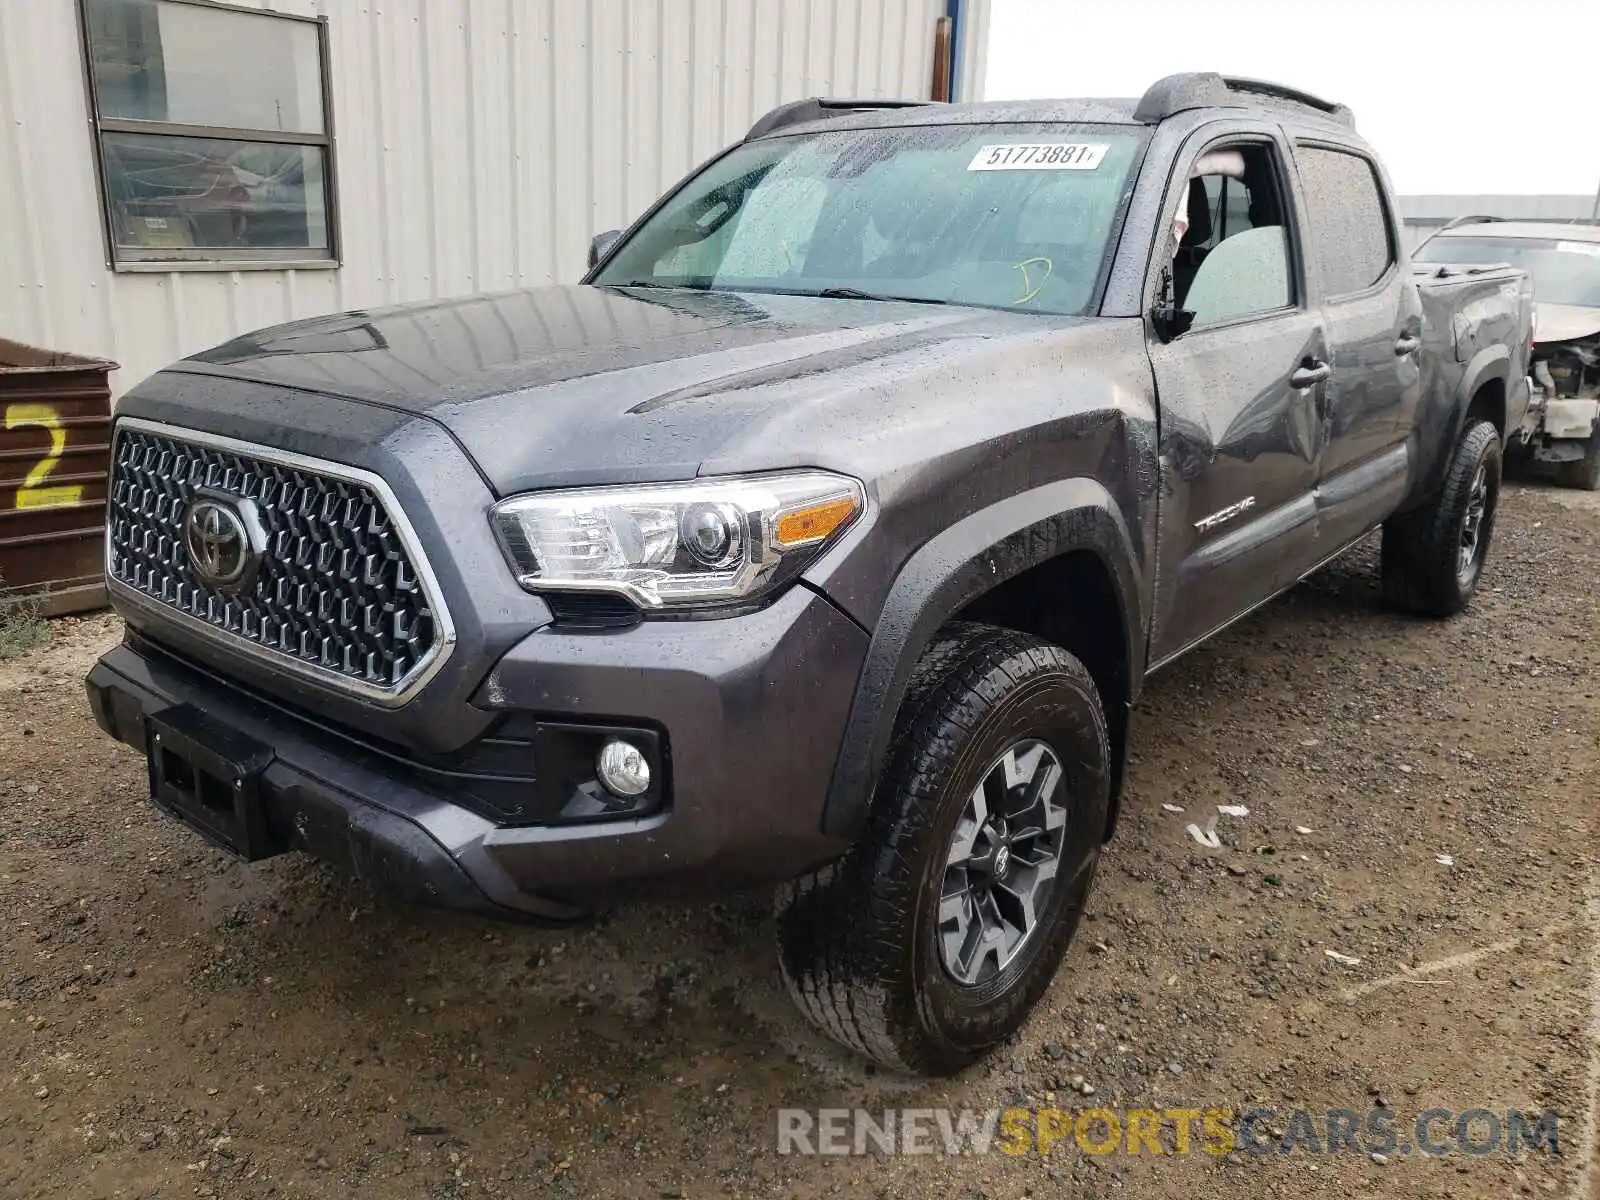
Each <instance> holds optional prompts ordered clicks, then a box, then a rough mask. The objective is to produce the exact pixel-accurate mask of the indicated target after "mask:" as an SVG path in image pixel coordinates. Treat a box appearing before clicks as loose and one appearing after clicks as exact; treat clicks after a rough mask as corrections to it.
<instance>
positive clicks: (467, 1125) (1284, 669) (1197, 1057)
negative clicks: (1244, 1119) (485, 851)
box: [0, 485, 1600, 1200]
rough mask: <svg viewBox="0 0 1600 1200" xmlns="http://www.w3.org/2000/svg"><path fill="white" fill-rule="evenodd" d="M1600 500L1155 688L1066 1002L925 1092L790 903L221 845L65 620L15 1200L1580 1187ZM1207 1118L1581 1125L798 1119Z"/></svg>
mask: <svg viewBox="0 0 1600 1200" xmlns="http://www.w3.org/2000/svg"><path fill="white" fill-rule="evenodd" d="M1596 499H1597V497H1594V496H1581V495H1577V494H1574V493H1565V492H1557V491H1554V490H1552V489H1548V488H1544V487H1539V486H1532V485H1527V486H1518V487H1513V488H1510V489H1509V490H1508V492H1507V494H1506V496H1505V499H1504V504H1503V507H1502V512H1501V521H1500V527H1499V529H1498V531H1497V535H1496V544H1495V552H1494V555H1493V559H1492V563H1491V567H1490V570H1489V573H1488V575H1487V576H1486V579H1485V582H1484V588H1483V591H1482V593H1481V594H1480V596H1479V597H1478V599H1477V601H1476V602H1475V603H1474V605H1473V607H1472V609H1471V610H1470V612H1469V613H1468V614H1467V615H1465V616H1464V617H1462V618H1460V619H1458V620H1455V621H1451V622H1445V623H1433V622H1426V621H1417V620H1411V619H1405V618H1402V617H1398V616H1395V615H1393V614H1390V613H1387V612H1385V611H1384V610H1383V609H1381V608H1380V606H1379V604H1378V601H1377V596H1376V588H1375V584H1376V574H1375V572H1376V561H1375V553H1374V550H1375V548H1374V547H1373V546H1371V545H1368V546H1365V547H1363V548H1362V549H1361V550H1359V551H1358V552H1357V553H1355V554H1353V555H1352V556H1349V557H1348V559H1347V560H1346V561H1344V562H1341V563H1339V564H1336V565H1335V566H1334V567H1333V568H1331V569H1329V570H1327V571H1325V572H1324V573H1322V574H1321V575H1320V576H1318V577H1317V578H1315V579H1314V580H1312V581H1311V582H1310V583H1308V584H1306V585H1303V586H1302V587H1300V588H1299V589H1297V590H1296V591H1295V592H1293V593H1292V594H1290V595H1289V596H1287V597H1285V598H1283V599H1281V600H1279V601H1278V602H1276V603H1274V604H1272V605H1270V606H1269V607H1267V608H1266V609H1264V610H1263V611H1261V612H1259V613H1258V614H1256V615H1254V616H1253V617H1251V618H1250V619H1249V620H1247V621H1245V622H1244V623H1242V624H1241V625H1240V626H1238V627H1236V628H1235V629H1234V630H1233V631H1231V632H1230V633H1228V634H1227V635H1225V636H1224V637H1222V638H1221V639H1219V640H1217V641H1216V642H1214V643H1213V644H1212V645H1210V646H1208V647H1206V648H1203V649H1201V650H1200V651H1198V652H1196V653H1194V654H1192V655H1190V656H1189V657H1188V658H1187V659H1185V660H1183V661H1181V662H1180V663H1178V664H1177V665H1175V666H1174V667H1172V668H1171V669H1169V670H1168V671H1166V672H1165V673H1164V674H1163V675H1161V676H1160V677H1158V678H1157V679H1156V680H1154V681H1153V682H1152V685H1151V686H1150V688H1149V690H1148V692H1147V697H1146V699H1145V701H1144V702H1143V703H1142V705H1141V707H1140V711H1139V713H1138V718H1137V724H1136V727H1135V733H1134V756H1135V757H1134V763H1133V768H1132V776H1131V781H1130V785H1129V789H1128V793H1127V797H1126V799H1125V801H1124V817H1123V822H1122V827H1121V830H1120V832H1119V834H1118V837H1117V839H1116V840H1115V842H1114V843H1113V844H1112V845H1111V847H1110V848H1109V851H1108V854H1107V856H1106V858H1105V860H1104V862H1103V866H1102V869H1101V874H1100V881H1099V884H1098V888H1097V891H1096V894H1095V897H1094V899H1093V901H1092V903H1091V909H1090V916H1089V918H1088V919H1087V920H1086V922H1085V924H1084V926H1083V927H1082V929H1081V931H1080V933H1079V936H1078V939H1077V942H1076V943H1075V945H1074V946H1073V948H1072V950H1071V951H1070V953H1069V955H1068V957H1067V961H1066V963H1065V965H1064V967H1063V969H1062V971H1061V973H1060V975H1059V976H1058V978H1057V980H1056V982H1055V984H1054V986H1053V988H1052V990H1051V991H1050V993H1049V994H1048V996H1047V997H1046V1000H1045V1002H1044V1003H1043V1004H1042V1005H1041V1007H1040V1009H1039V1010H1038V1012H1037V1013H1036V1014H1035V1015H1034V1017H1033V1019H1032V1020H1031V1021H1030V1023H1029V1024H1028V1025H1027V1027H1026V1028H1025V1029H1024V1031H1023V1033H1022V1034H1021V1036H1020V1037H1018V1038H1017V1039H1016V1042H1015V1044H1014V1045H1011V1046H1008V1047H1006V1048H1003V1049H1002V1050H1001V1051H1000V1052H999V1053H997V1054H996V1055H994V1056H993V1058H992V1059H991V1060H990V1061H989V1062H987V1063H986V1064H984V1065H983V1066H981V1067H979V1068H976V1069H974V1070H972V1071H969V1072H968V1073H967V1074H966V1075H964V1076H962V1077H960V1078H957V1079H954V1080H949V1081H942V1082H937V1083H932V1084H929V1083H918V1082H908V1081H905V1080H899V1079H890V1078H885V1077H884V1076H883V1075H881V1074H877V1073H873V1072H871V1071H869V1070H867V1069H865V1068H864V1067H862V1066H861V1065H860V1064H858V1063H857V1062H855V1061H853V1060H851V1059H849V1058H848V1057H846V1056H845V1055H843V1054H842V1053H838V1052H836V1051H835V1050H833V1049H832V1047H831V1046H830V1045H829V1044H828V1043H826V1042H824V1041H823V1040H822V1039H820V1038H819V1037H817V1036H815V1035H813V1034H812V1033H810V1032H809V1031H808V1030H807V1029H806V1028H805V1027H804V1026H803V1025H802V1024H801V1022H800V1021H799V1019H798V1017H797V1016H796V1015H795V1014H794V1013H793V1012H792V1011H791V1010H790V1007H789V1004H788V1001H787V998H786V996H785V995H784V993H783V989H782V986H781V984H780V982H779V980H778V976H777V970H776V965H775V959H774V955H773V951H772V949H771V941H770V933H771V930H770V922H769V920H768V918H767V907H766V901H765V900H764V899H763V898H761V897H748V898H744V897H742V898H738V899H736V900H731V901H728V902H725V903H722V904H717V905H709V906H708V905H705V904H696V905H687V904H685V905H675V906H674V905H655V906H648V907H638V908H632V909H628V910H626V911H623V912H619V913H617V914H615V915H613V916H611V917H608V918H606V919H604V920H603V921H601V922H600V923H598V924H597V925H595V926H593V927H589V928H585V929H582V930H577V931H572V930H567V931H548V930H530V929H524V928H520V927H507V926H499V925H494V924H490V923H488V922H484V921H479V920H476V919H467V918H460V917H454V916H449V915H440V914H431V913H425V912H419V911H415V910H411V909H406V908H402V907H398V906H396V905H394V904H392V903H389V902H387V901H385V900H383V899H382V898H380V897H375V896H373V895H370V894H368V893H367V892H366V891H364V890H363V889H362V888H360V887H358V886H356V885H354V884H352V883H349V882H346V881H345V880H344V879H342V878H340V877H337V876H335V875H334V874H332V873H331V872H330V871H328V870H326V869H324V868H323V867H322V866H320V865H319V864H316V863H314V862H310V861H307V860H304V859H301V858H299V857H284V858H279V859H274V860H272V861H270V862H268V863H265V864H261V865H258V866H255V867H246V866H243V865H240V864H238V863H235V862H233V861H231V860H229V859H227V858H225V857H224V856H222V855H221V854H218V853H216V852H213V851H212V850H210V849H208V848H207V847H205V846H204V845H202V844H200V843H199V842H197V841H196V840H195V839H194V838H193V837H191V836H190V835H188V834H186V833H185V832H183V831H182V830H181V829H179V828H178V827H177V826H176V825H175V824H173V823H172V822H170V821H169V820H167V819H166V818H164V817H162V816H160V815H159V814H157V813H156V812H155V811H153V810H152V809H151V808H150V807H149V806H148V805H147V802H146V800H145V798H144V794H143V792H144V787H145V784H144V776H143V773H142V765H143V764H142V760H141V759H139V758H138V757H137V756H136V755H135V754H134V753H132V752H131V751H129V750H127V749H126V748H124V747H120V746H117V745H114V744H113V743H111V742H110V741H108V740H107V739H105V738H103V737H102V736H100V734H99V733H98V731H97V730H96V729H95V727H94V725H93V723H92V721H91V720H90V718H89V715H88V712H87V711H86V707H85V704H84V699H83V694H82V690H81V687H80V682H79V681H80V679H81V677H82V675H83V673H84V671H85V670H86V669H87V667H88V665H89V663H90V662H91V661H92V659H93V657H94V655H95V654H96V653H98V652H99V651H100V650H101V649H102V648H104V647H106V646H108V645H110V644H111V643H112V642H114V641H115V639H116V638H117V636H118V629H117V626H116V623H115V621H114V620H113V619H111V618H109V617H95V618H90V619H85V620H80V621H60V622H57V624H56V627H55V631H54V634H55V636H54V641H53V643H52V644H51V645H50V646H48V647H46V648H44V649H42V650H39V651H35V652H33V653H31V654H30V655H28V656H27V657H26V658H24V659H22V660H20V661H17V662H13V663H10V664H6V665H4V666H0V818H3V820H0V921H3V922H4V933H3V934H0V1195H3V1196H6V1197H16V1198H19V1200H20V1198H23V1197H43V1196H52V1197H56V1196H62V1197H113V1196H117V1197H151V1196H161V1197H190V1196H196V1195H198V1196H227V1197H258V1196H279V1197H319V1198H320V1197H360V1198H369V1197H370V1198H377V1197H385V1198H387V1197H403V1198H409V1197H418V1198H423V1197H426V1198H429V1200H445V1198H460V1197H468V1196H516V1197H522V1196H558V1197H559V1196H617V1197H629V1198H646V1197H648V1198H656V1197H711V1196H748V1197H769V1196H770V1197H779V1196H795V1197H811V1196H833V1195H838V1196H881V1197H890V1196H894V1197H899V1196H916V1197H941V1198H942V1197H949V1198H952V1200H980V1198H986V1200H1014V1198H1016V1197H1022V1196H1057V1195H1072V1196H1088V1197H1105V1196H1112V1195H1129V1196H1140V1197H1156V1198H1161V1197H1168V1198H1180V1197H1181V1198H1183V1200H1193V1198H1194V1197H1210V1196H1222V1195H1230V1196H1235V1195H1237V1196H1260V1195H1273V1196H1278V1197H1310V1196H1329V1197H1335V1196H1337V1197H1347V1196H1370V1197H1380V1196H1381V1197H1422V1196H1428V1197H1450V1198H1452V1200H1457V1198H1460V1197H1464V1196H1497V1197H1504V1196H1518V1195H1533V1196H1542V1195H1558V1196H1563V1197H1569V1196H1570V1197H1578V1196H1583V1195H1588V1194H1589V1187H1590V1183H1591V1182H1593V1180H1594V1179H1595V1178H1600V1177H1597V1176H1595V1175H1594V1172H1595V1168H1596V1163H1595V1161H1594V1160H1593V1157H1592V1156H1593V1149H1592V1147H1593V1142H1594V1136H1593V1135H1594V1110H1595V1083H1596V1076H1595V1062H1596V1051H1597V1049H1600V1046H1597V1042H1596V1035H1597V1033H1600V1007H1597V1003H1600V978H1597V974H1596V971H1597V966H1600V961H1597V957H1596V953H1597V946H1596V928H1597V925H1600V900H1597V899H1596V897H1597V891H1596V886H1595V885H1596V879H1597V874H1596V870H1595V844H1596V843H1595V832H1596V830H1595V826H1596V814H1597V804H1600V787H1597V783H1600V755H1597V743H1596V737H1597V729H1600V720H1597V717H1600V701H1597V692H1600V599H1597V597H1600V504H1597V503H1595V501H1596ZM1217 804H1243V805H1246V806H1247V807H1248V808H1249V815H1248V816H1246V817H1227V816H1224V817H1222V818H1221V820H1220V823H1219V826H1218V832H1219V833H1220V834H1221V836H1222V838H1223V846H1222V848H1221V849H1220V850H1207V849H1204V848H1202V847H1201V846H1199V845H1198V844H1196V842H1195V841H1194V840H1192V839H1191V838H1190V837H1189V836H1188V835H1187V834H1186V833H1185V831H1184V827H1185V825H1186V824H1187V823H1189V822H1190V821H1195V820H1197V819H1198V820H1199V821H1200V822H1201V823H1202V824H1203V823H1204V820H1205V817H1206V815H1207V814H1209V813H1211V812H1214V811H1215V805H1217ZM1165 805H1171V806H1178V807H1182V808H1183V809H1185V810H1186V811H1185V812H1183V813H1175V812H1171V811H1169V810H1168V809H1167V808H1166V807H1164V806H1165ZM1441 855H1443V856H1448V857H1447V860H1446V861H1441V860H1440V858H1439V856H1441ZM1328 950H1333V951H1336V952H1338V953H1339V954H1342V955H1346V956H1348V957H1349V958H1354V959H1359V960H1360V961H1359V962H1358V963H1355V964H1346V963H1342V962H1339V961H1336V960H1334V959H1332V958H1330V957H1328V955H1327V954H1326V951H1328ZM1090 1089H1092V1094H1093V1096H1092V1100H1091V1099H1089V1098H1088V1093H1089V1090H1090ZM1186 1103H1187V1105H1192V1106H1193V1107H1197V1108H1205V1107H1212V1106H1218V1107H1225V1108H1229V1109H1234V1110H1243V1109H1248V1108H1251V1107H1254V1106H1263V1107H1269V1108H1273V1109H1274V1110H1275V1111H1276V1112H1277V1113H1279V1114H1283V1115H1286V1114H1288V1113H1289V1111H1290V1110H1292V1109H1295V1108H1305V1109H1307V1110H1318V1111H1320V1110H1326V1109H1329V1108H1350V1109H1354V1110H1357V1111H1358V1112H1359V1113H1362V1114H1366V1113H1367V1111H1368V1110H1370V1109H1372V1108H1374V1107H1377V1106H1380V1105H1381V1106H1383V1107H1384V1108H1385V1110H1386V1111H1392V1112H1393V1113H1394V1114H1395V1115H1396V1119H1397V1123H1398V1126H1399V1128H1400V1129H1401V1131H1402V1133H1404V1132H1405V1131H1407V1130H1408V1129H1409V1128H1410V1127H1411V1123H1412V1122H1413V1121H1414V1118H1415V1117H1416V1115H1417V1114H1418V1113H1420V1112H1422V1111H1423V1110H1425V1109H1428V1108H1430V1107H1434V1106H1440V1107H1444V1108H1448V1109H1450V1110H1453V1111H1456V1112H1459V1111H1462V1110H1466V1109H1471V1108H1487V1109H1491V1110H1498V1111H1499V1112H1500V1113H1501V1114H1502V1115H1504V1113H1505V1112H1506V1110H1508V1109H1512V1108H1516V1109H1522V1110H1525V1111H1529V1112H1535V1113H1536V1112H1539V1111H1542V1110H1544V1109H1554V1110H1555V1111H1556V1112H1557V1113H1558V1119H1559V1124H1558V1131H1559V1132H1558V1144H1559V1148H1560V1153H1559V1155H1557V1156H1555V1157H1551V1156H1549V1155H1547V1154H1546V1153H1543V1152H1542V1151H1541V1152H1536V1153H1530V1152H1524V1153H1523V1154H1521V1155H1520V1156H1515V1157H1513V1156H1510V1155H1508V1154H1506V1153H1505V1152H1504V1151H1503V1150H1498V1151H1496V1152H1495V1153H1491V1154H1488V1155H1484V1156H1472V1155H1465V1154H1462V1153H1459V1152H1458V1153H1456V1154H1453V1155H1450V1156H1448V1157H1440V1158H1432V1157H1426V1156H1423V1155H1421V1154H1415V1153H1413V1154H1409V1155H1408V1154H1405V1153H1404V1152H1403V1151H1399V1150H1397V1151H1395V1152H1393V1153H1390V1154H1388V1155H1380V1156H1379V1158H1378V1159H1374V1158H1373V1157H1372V1156H1370V1155H1369V1154H1367V1153H1363V1152H1356V1153H1349V1152H1346V1153H1342V1154H1339V1155H1336V1156H1334V1155H1324V1156H1317V1155H1313V1154H1310V1153H1307V1152H1305V1151H1304V1150H1297V1151H1296V1152H1294V1153H1290V1154H1278V1153H1268V1154H1262V1155H1257V1154H1249V1153H1242V1152H1240V1153H1234V1154H1230V1155H1226V1156H1223V1157H1213V1156H1210V1155H1206V1154H1197V1153H1189V1154H1182V1155H1180V1154H1171V1153H1168V1154H1164V1155H1161V1156H1155V1155H1152V1154H1149V1153H1144V1154H1140V1155H1138V1156H1129V1155H1126V1154H1120V1153H1119V1154H1113V1155H1105V1156H1095V1155H1090V1154H1085V1153H1081V1152H1080V1151H1079V1150H1078V1149H1077V1148H1075V1147H1074V1146H1073V1145H1072V1143H1071V1141H1070V1140H1069V1141H1068V1142H1065V1143H1063V1144H1061V1145H1058V1146H1057V1147H1055V1148H1054V1149H1053V1150H1052V1151H1051V1152H1050V1153H1049V1154H1048V1155H1043V1156H1041V1155H1038V1154H1029V1155H1026V1156H1023V1157H1017V1158H1013V1157H1008V1156H1006V1155H1003V1154H998V1153H990V1154H987V1155H979V1156H974V1155H962V1156H948V1155H933V1156H912V1157H905V1156H895V1157H884V1156H869V1157H821V1156H816V1157H813V1156H803V1155H784V1156H780V1155H778V1154H777V1153H776V1144H777V1142H776V1120H777V1116H776V1114H777V1110H778V1109H780V1108H785V1107H798V1108H806V1109H817V1108H821V1107H846V1108H852V1107H865V1108H868V1109H871V1110H873V1111H874V1112H881V1110H883V1109H884V1108H887V1107H895V1108H900V1107H919V1108H942V1107H954V1108H961V1107H967V1108H972V1109H979V1110H982V1109H990V1108H1005V1107H1008V1106H1012V1105H1020V1106H1049V1105H1059V1106H1063V1107H1084V1106H1087V1105H1090V1104H1097V1105H1106V1106H1112V1107H1116V1106H1129V1105H1149V1106H1153V1107H1166V1108H1170V1107H1177V1106H1184V1105H1185V1104H1186ZM1275 1120H1276V1122H1277V1126H1278V1127H1279V1128H1281V1125H1282V1121H1283V1117H1282V1116H1280V1117H1278V1118H1275ZM1440 1128H1443V1127H1442V1126H1441V1127H1440ZM1167 1148H1168V1149H1169V1150H1170V1149H1171V1148H1172V1143H1171V1141H1170V1139H1169V1141H1168V1142H1167Z"/></svg>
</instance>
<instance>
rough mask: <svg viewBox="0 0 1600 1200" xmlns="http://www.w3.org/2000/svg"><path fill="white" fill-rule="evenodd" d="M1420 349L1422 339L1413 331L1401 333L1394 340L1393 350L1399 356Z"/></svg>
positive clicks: (1403, 356) (1404, 355) (1413, 352)
mask: <svg viewBox="0 0 1600 1200" xmlns="http://www.w3.org/2000/svg"><path fill="white" fill-rule="evenodd" d="M1420 349H1422V339H1421V338H1420V337H1418V336H1417V335H1416V334H1414V333H1402V334H1401V335H1400V337H1399V338H1398V339H1397V340H1396V341H1395V344H1394V352H1395V354H1397V355H1398V356H1399V357H1401V358H1405V357H1406V356H1407V355H1409V354H1415V353H1416V352H1417V351H1418V350H1420Z"/></svg>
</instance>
